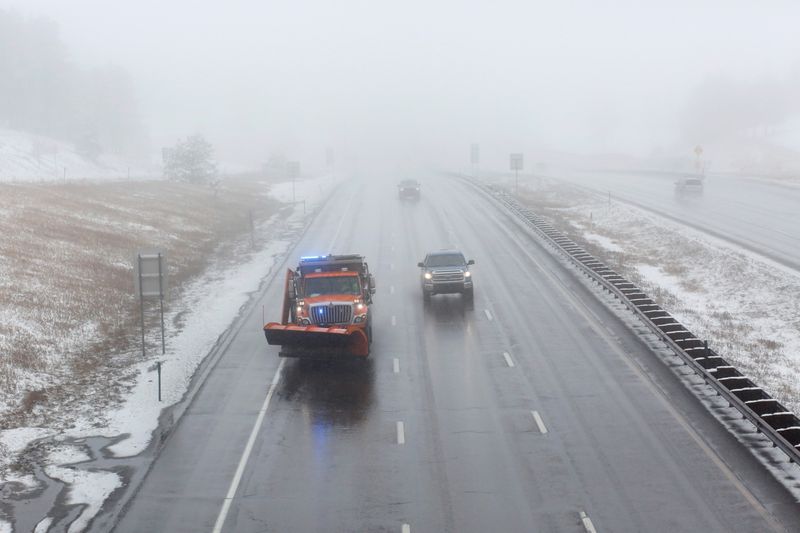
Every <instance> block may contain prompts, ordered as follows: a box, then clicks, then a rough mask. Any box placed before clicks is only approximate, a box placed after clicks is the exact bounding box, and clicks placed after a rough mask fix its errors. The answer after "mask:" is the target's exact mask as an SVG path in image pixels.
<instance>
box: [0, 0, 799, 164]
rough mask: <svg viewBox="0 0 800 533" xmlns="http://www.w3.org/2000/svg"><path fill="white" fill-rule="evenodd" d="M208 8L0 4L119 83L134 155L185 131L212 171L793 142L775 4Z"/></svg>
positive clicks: (793, 32) (795, 51)
mask: <svg viewBox="0 0 800 533" xmlns="http://www.w3.org/2000/svg"><path fill="white" fill-rule="evenodd" d="M224 5H225V7H221V6H222V4H221V3H219V2H196V1H189V0H185V1H183V0H182V1H172V2H161V1H154V0H139V1H136V2H132V1H131V2H118V1H117V2H111V1H102V0H71V1H69V2H65V1H63V0H25V1H21V0H0V9H4V10H13V11H15V12H16V13H18V14H19V15H21V16H23V17H25V18H26V19H31V18H37V17H47V18H48V19H50V20H52V21H53V22H54V23H55V24H57V26H58V31H59V33H60V37H61V40H62V42H63V44H64V46H65V48H66V49H67V50H68V54H69V60H70V61H71V62H73V63H75V64H77V65H81V66H85V67H86V68H90V67H97V66H104V65H114V66H115V67H119V68H121V69H124V70H125V71H127V73H128V74H129V76H130V79H131V80H132V84H133V87H134V89H135V94H136V100H137V108H138V109H137V114H138V116H139V117H140V121H141V124H142V127H143V128H144V130H145V131H146V132H147V139H148V146H149V153H151V154H152V156H151V157H153V158H157V157H158V156H157V154H158V153H159V150H160V147H162V146H165V145H169V144H171V143H174V142H175V140H176V139H177V138H180V137H185V136H187V135H191V134H194V133H201V134H203V135H204V136H206V137H207V138H208V139H209V140H210V141H211V142H212V143H213V144H214V145H215V147H216V149H217V154H218V156H219V158H220V160H221V161H222V162H223V169H225V168H226V166H227V167H228V168H230V169H240V168H241V169H245V168H250V167H257V166H259V165H261V164H262V163H263V162H264V161H265V160H266V159H267V158H268V156H269V155H270V154H274V153H282V154H284V155H286V156H287V157H290V158H294V159H299V160H301V161H303V164H304V169H309V170H313V169H316V168H322V167H323V166H324V164H325V151H326V149H327V148H328V147H331V148H333V149H334V150H335V153H336V157H337V160H339V161H343V160H354V159H358V160H359V161H362V162H365V163H368V164H370V165H371V164H381V165H385V166H386V167H387V168H393V167H397V165H407V164H409V163H412V162H413V163H420V164H425V165H435V166H439V167H460V166H461V167H463V166H466V165H467V163H468V149H469V144H470V143H472V142H477V143H480V145H481V151H482V162H481V164H482V165H483V166H485V167H487V168H488V167H497V168H505V167H506V166H507V154H508V153H509V152H514V151H518V152H525V153H526V154H531V157H533V158H534V160H535V159H536V158H541V159H547V158H548V157H550V158H552V157H554V154H561V155H562V156H563V154H626V155H630V156H637V157H647V156H652V155H653V154H658V155H662V156H669V157H681V156H686V157H688V156H690V155H691V154H690V150H691V148H692V147H694V146H695V145H697V144H703V145H704V146H705V145H714V144H715V143H717V144H720V145H722V144H725V143H727V144H728V145H730V144H731V143H733V145H736V143H737V142H739V140H741V139H745V140H746V139H754V138H758V139H760V141H759V142H761V141H763V140H766V141H768V142H769V143H774V144H777V145H781V146H789V147H790V148H793V149H798V148H800V134H798V132H797V129H798V124H800V122H798V119H797V113H798V112H800V109H799V108H800V105H798V97H797V95H798V94H800V92H799V91H798V89H800V47H798V40H797V21H798V20H800V4H798V3H797V2H794V1H773V2H769V3H764V2H756V1H752V2H747V1H730V0H728V1H707V2H702V3H698V2H690V1H672V2H658V3H656V2H634V1H631V2H592V1H585V2H535V1H530V0H529V1H519V2H514V1H496V2H467V1H440V2H435V3H433V2H425V1H416V0H413V1H406V2H391V3H389V2H370V1H352V0H344V1H337V2H330V1H269V2H256V1H244V0H232V1H228V2H226V3H225V4H224ZM0 53H2V54H5V53H9V51H2V50H0ZM0 120H2V117H0ZM730 150H732V151H735V148H731V149H730Z"/></svg>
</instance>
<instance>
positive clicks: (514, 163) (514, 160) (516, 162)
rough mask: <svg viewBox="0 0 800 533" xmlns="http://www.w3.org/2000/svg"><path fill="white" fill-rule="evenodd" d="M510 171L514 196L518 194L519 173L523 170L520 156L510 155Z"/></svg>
mask: <svg viewBox="0 0 800 533" xmlns="http://www.w3.org/2000/svg"><path fill="white" fill-rule="evenodd" d="M510 162H511V170H513V171H514V194H517V193H518V192H519V171H520V170H522V168H523V156H522V154H511V156H510Z"/></svg>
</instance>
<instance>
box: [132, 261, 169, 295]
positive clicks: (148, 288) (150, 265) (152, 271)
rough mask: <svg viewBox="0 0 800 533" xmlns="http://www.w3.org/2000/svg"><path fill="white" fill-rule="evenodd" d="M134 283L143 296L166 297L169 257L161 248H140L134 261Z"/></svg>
mask: <svg viewBox="0 0 800 533" xmlns="http://www.w3.org/2000/svg"><path fill="white" fill-rule="evenodd" d="M133 284H134V287H135V289H136V294H138V295H139V296H140V297H141V298H143V299H144V298H162V299H163V298H165V297H166V294H167V258H166V256H165V255H164V252H162V251H161V250H139V252H138V253H137V254H136V257H135V258H134V261H133Z"/></svg>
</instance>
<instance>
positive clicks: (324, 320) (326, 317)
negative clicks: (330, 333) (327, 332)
mask: <svg viewBox="0 0 800 533" xmlns="http://www.w3.org/2000/svg"><path fill="white" fill-rule="evenodd" d="M309 316H310V318H311V323H312V324H315V325H327V324H349V323H350V321H351V319H352V318H353V306H352V305H349V304H333V305H327V304H320V305H312V306H311V309H310V313H309Z"/></svg>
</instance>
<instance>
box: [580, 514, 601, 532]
mask: <svg viewBox="0 0 800 533" xmlns="http://www.w3.org/2000/svg"><path fill="white" fill-rule="evenodd" d="M581 522H583V529H585V530H586V533H597V530H596V529H595V528H594V524H592V519H591V518H589V517H588V516H587V515H586V513H584V512H583V511H581Z"/></svg>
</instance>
